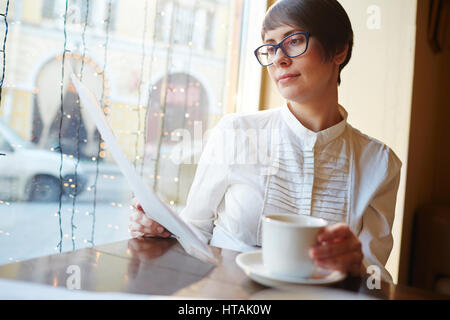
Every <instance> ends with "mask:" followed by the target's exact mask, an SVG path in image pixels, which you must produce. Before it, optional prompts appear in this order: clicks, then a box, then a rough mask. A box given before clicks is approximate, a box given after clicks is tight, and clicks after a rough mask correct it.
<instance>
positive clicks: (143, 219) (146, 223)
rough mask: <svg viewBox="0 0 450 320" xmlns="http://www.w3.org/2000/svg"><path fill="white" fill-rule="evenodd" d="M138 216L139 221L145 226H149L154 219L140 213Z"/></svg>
mask: <svg viewBox="0 0 450 320" xmlns="http://www.w3.org/2000/svg"><path fill="white" fill-rule="evenodd" d="M140 218H141V219H140V223H141V224H142V225H144V226H146V227H150V226H151V225H152V224H153V223H154V220H152V219H150V218H149V217H147V216H146V215H145V214H141V216H140Z"/></svg>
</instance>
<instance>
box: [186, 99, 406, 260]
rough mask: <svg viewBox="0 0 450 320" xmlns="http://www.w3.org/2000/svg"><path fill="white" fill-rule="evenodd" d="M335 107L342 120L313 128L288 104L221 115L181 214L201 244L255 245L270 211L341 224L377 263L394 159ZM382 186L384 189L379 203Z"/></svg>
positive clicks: (384, 253)
mask: <svg viewBox="0 0 450 320" xmlns="http://www.w3.org/2000/svg"><path fill="white" fill-rule="evenodd" d="M339 112H340V114H341V116H342V119H343V120H342V121H341V122H339V123H338V124H336V125H334V126H332V127H330V128H328V129H326V130H323V131H320V132H314V131H311V130H309V129H307V128H306V127H304V126H303V125H302V124H301V122H300V121H298V120H297V119H296V118H295V116H294V115H293V114H292V113H291V111H290V110H289V108H288V106H287V104H285V105H284V106H282V107H281V108H278V109H273V110H267V111H260V112H256V113H252V114H232V115H228V116H225V117H224V118H223V119H222V120H221V121H220V122H219V124H218V125H217V126H216V127H215V128H214V130H213V132H212V134H211V135H210V138H209V140H208V143H207V145H206V147H205V148H204V152H203V153H202V156H201V158H200V162H199V164H198V167H197V172H196V176H195V178H194V182H193V184H192V186H191V190H190V192H189V196H188V199H187V205H186V207H185V208H184V209H183V210H182V212H181V214H180V215H181V217H182V218H183V219H184V220H185V221H186V222H188V223H189V224H190V225H192V226H193V227H194V228H195V229H196V230H197V231H199V234H200V236H201V237H203V239H204V241H205V242H210V244H211V245H214V246H217V247H222V248H227V249H232V250H237V251H247V250H254V249H255V248H256V247H258V246H260V245H261V240H262V237H261V228H262V217H263V216H265V215H267V214H270V213H292V214H302V215H312V216H314V217H320V218H323V219H325V220H327V221H328V222H329V224H333V223H336V222H346V223H347V224H349V226H350V228H351V229H352V231H353V232H354V233H355V234H356V235H358V236H360V240H361V241H362V243H363V253H364V255H365V257H366V260H367V261H366V263H367V264H378V265H380V266H384V264H385V263H386V260H387V258H388V256H389V253H390V249H391V247H392V244H391V242H392V236H391V233H390V230H391V227H392V220H393V215H394V208H395V199H396V193H397V189H398V180H399V175H400V167H401V162H400V161H399V160H398V158H397V157H396V156H395V154H394V153H393V152H392V151H391V150H390V149H389V148H388V147H386V146H385V145H384V144H382V143H380V142H378V141H376V140H375V139H372V138H370V137H367V136H365V135H363V134H361V133H360V132H359V131H358V130H356V129H354V128H352V127H351V126H350V125H349V124H348V123H347V112H346V110H345V109H344V108H343V107H341V106H340V107H339ZM382 188H388V189H389V192H388V194H383V195H382V197H385V198H383V199H381V198H379V199H380V201H382V202H383V204H382V205H378V204H377V203H376V201H377V197H376V195H377V192H380V191H381V189H382ZM383 190H384V189H383ZM383 192H384V191H383ZM380 197H381V196H380ZM371 201H372V202H371ZM386 201H388V202H389V203H386ZM378 207H380V208H378ZM364 215H366V216H367V219H366V220H367V221H369V220H370V221H371V223H370V225H367V224H365V223H363V222H364V219H363V217H364ZM377 241H379V242H380V248H373V246H374V245H375V244H377Z"/></svg>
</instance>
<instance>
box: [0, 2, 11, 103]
mask: <svg viewBox="0 0 450 320" xmlns="http://www.w3.org/2000/svg"><path fill="white" fill-rule="evenodd" d="M8 9H9V0H7V1H6V8H5V13H2V14H0V15H1V16H2V17H3V20H4V21H5V35H4V37H3V45H2V48H1V50H0V52H1V54H2V58H3V62H2V63H3V65H2V77H1V79H0V106H1V103H2V89H3V81H4V80H5V70H6V39H7V37H8V19H7V17H8Z"/></svg>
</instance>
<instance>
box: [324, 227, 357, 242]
mask: <svg viewBox="0 0 450 320" xmlns="http://www.w3.org/2000/svg"><path fill="white" fill-rule="evenodd" d="M352 235H353V232H352V231H351V230H350V228H349V226H348V225H347V224H345V223H337V224H335V225H332V226H328V227H325V228H324V229H323V230H322V232H321V233H319V235H318V236H317V241H319V242H325V241H331V240H334V239H336V238H349V237H351V236H352Z"/></svg>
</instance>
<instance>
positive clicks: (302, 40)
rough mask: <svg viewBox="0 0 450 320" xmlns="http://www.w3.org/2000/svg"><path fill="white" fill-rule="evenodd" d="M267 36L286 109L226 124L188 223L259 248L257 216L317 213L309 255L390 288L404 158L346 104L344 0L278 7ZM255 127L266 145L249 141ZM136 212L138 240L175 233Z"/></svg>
mask: <svg viewBox="0 0 450 320" xmlns="http://www.w3.org/2000/svg"><path fill="white" fill-rule="evenodd" d="M262 40H263V42H264V45H262V46H261V47H259V48H258V49H257V50H255V55H256V57H257V59H258V61H259V62H260V64H261V65H263V66H264V67H267V68H268V72H269V75H270V77H271V79H272V81H274V82H275V84H276V85H277V88H278V90H279V92H280V94H281V95H282V96H283V98H284V99H285V100H286V102H285V104H284V105H283V106H282V107H281V108H278V109H273V110H267V111H260V112H257V113H253V114H239V115H238V114H233V115H227V116H225V117H224V118H223V119H222V120H221V121H220V122H219V124H218V125H217V126H216V127H215V128H214V130H213V133H212V135H211V137H210V138H209V139H208V143H207V146H206V147H205V150H204V152H203V154H202V157H201V159H200V162H199V165H198V168H197V173H196V176H195V179H194V182H193V184H192V187H191V190H190V193H189V196H188V200H187V205H186V207H185V208H184V209H183V211H182V212H181V217H182V218H183V219H184V220H185V221H187V222H188V223H190V224H191V225H192V226H193V227H194V228H195V229H196V230H198V231H199V234H200V235H201V236H202V237H203V239H204V241H205V242H207V241H209V242H210V244H211V245H214V246H217V247H223V248H229V249H233V250H237V251H247V250H254V249H255V247H258V246H260V245H261V217H263V216H264V215H266V214H268V213H273V212H290V213H292V214H306V215H312V216H316V217H321V218H324V219H326V220H327V221H329V226H328V227H326V228H325V230H324V231H323V232H322V233H320V234H319V235H318V239H317V240H318V245H317V246H316V247H313V248H311V250H310V255H311V256H312V257H313V259H314V260H315V262H316V263H317V264H318V265H319V266H320V267H323V268H328V269H333V270H340V271H342V272H347V273H350V274H355V275H361V274H365V272H366V271H365V270H366V268H367V267H368V266H369V265H376V266H378V267H379V268H380V269H381V271H382V278H383V279H384V280H387V281H392V280H391V277H390V275H389V273H388V272H387V271H386V269H385V268H384V266H385V264H386V261H387V259H388V257H389V254H390V251H391V249H392V243H393V240H392V234H391V228H392V223H393V220H394V209H395V202H396V195H397V190H398V185H399V180H400V168H401V162H400V160H399V159H398V158H397V156H396V155H395V154H394V152H393V151H392V150H390V149H389V148H388V147H387V146H386V145H385V144H383V143H381V142H379V141H377V140H375V139H373V138H370V137H368V136H366V135H364V134H362V133H361V132H360V131H358V130H356V129H354V128H353V127H352V126H350V124H348V123H347V112H346V111H345V109H344V108H343V107H342V106H340V105H339V104H338V85H339V84H340V81H341V78H340V73H341V71H342V69H343V68H344V67H345V66H346V64H347V63H348V62H349V60H350V57H351V53H352V47H353V31H352V27H351V23H350V20H349V18H348V16H347V14H346V12H345V10H344V9H343V8H342V6H341V5H340V4H339V3H338V2H337V1H336V0H282V1H278V2H276V3H275V4H274V5H273V6H272V7H271V8H270V9H269V10H268V12H267V14H266V16H265V19H264V22H263V27H262ZM252 130H253V131H252ZM250 131H251V132H256V133H257V134H259V136H260V137H266V138H267V139H259V138H258V139H257V140H258V142H256V143H255V139H253V141H250V142H249V140H252V139H250V137H251V135H250V134H248V132H250ZM242 132H244V134H242ZM246 133H247V134H246ZM261 140H265V143H260V141H261ZM269 145H270V147H269ZM260 155H262V158H263V161H261V157H260ZM237 157H239V158H240V159H244V161H237V159H236V158H237ZM252 159H253V160H254V159H257V161H253V160H252ZM267 159H269V160H270V161H266V160H267ZM134 206H135V207H136V208H139V210H137V211H136V212H135V213H134V214H133V215H132V216H131V224H130V231H131V232H132V235H133V236H139V235H144V236H162V237H167V236H169V235H170V234H169V232H168V231H167V230H165V229H164V228H163V227H162V226H160V225H159V224H157V223H156V222H154V221H151V220H149V219H148V218H147V217H145V215H143V214H142V212H141V211H140V210H141V209H140V207H139V205H138V204H134Z"/></svg>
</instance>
